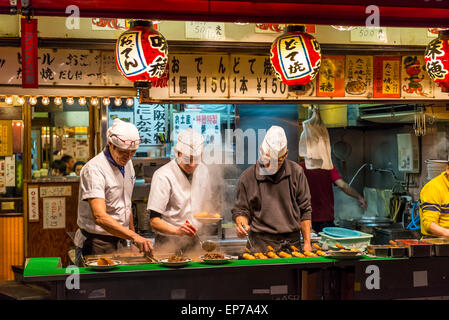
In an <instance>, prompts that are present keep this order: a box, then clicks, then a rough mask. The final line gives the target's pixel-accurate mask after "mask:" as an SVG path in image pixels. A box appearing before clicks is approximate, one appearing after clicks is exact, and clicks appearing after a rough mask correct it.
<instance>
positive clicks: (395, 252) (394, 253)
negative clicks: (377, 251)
mask: <svg viewBox="0 0 449 320" xmlns="http://www.w3.org/2000/svg"><path fill="white" fill-rule="evenodd" d="M407 255H408V249H407V247H390V256H391V257H392V258H402V257H407Z"/></svg>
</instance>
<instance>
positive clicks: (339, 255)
mask: <svg viewBox="0 0 449 320" xmlns="http://www.w3.org/2000/svg"><path fill="white" fill-rule="evenodd" d="M325 257H326V258H332V259H337V260H356V259H360V258H362V257H363V253H362V252H360V251H327V255H326V256H325Z"/></svg>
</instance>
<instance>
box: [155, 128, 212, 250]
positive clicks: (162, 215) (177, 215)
mask: <svg viewBox="0 0 449 320" xmlns="http://www.w3.org/2000/svg"><path fill="white" fill-rule="evenodd" d="M203 144H204V138H203V136H202V135H201V134H200V133H198V132H196V131H195V130H193V129H186V130H184V131H181V132H180V133H179V135H178V137H177V143H176V146H175V148H174V151H175V158H174V159H173V160H172V161H170V162H169V163H167V164H165V165H164V166H162V167H161V168H159V169H158V170H156V171H155V172H154V174H153V178H152V180H151V189H150V195H149V197H148V205H147V210H148V211H149V212H150V225H151V228H152V229H153V230H154V231H155V232H156V236H155V239H154V240H155V249H159V248H162V247H164V248H167V249H172V248H174V249H175V250H182V251H184V252H185V251H186V250H190V249H195V248H196V247H197V245H198V241H197V239H196V238H195V235H196V233H197V231H198V228H199V227H200V223H199V222H198V221H197V220H196V219H195V218H194V216H193V215H194V214H195V213H198V212H201V211H204V210H205V208H206V206H207V205H208V202H210V196H211V193H210V184H209V172H208V169H207V167H206V165H205V164H204V163H202V161H201V160H202V153H203V149H204V147H203Z"/></svg>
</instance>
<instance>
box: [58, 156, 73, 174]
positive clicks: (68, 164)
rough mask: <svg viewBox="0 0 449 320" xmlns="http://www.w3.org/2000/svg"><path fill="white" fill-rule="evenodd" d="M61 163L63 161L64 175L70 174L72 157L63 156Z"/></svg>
mask: <svg viewBox="0 0 449 320" xmlns="http://www.w3.org/2000/svg"><path fill="white" fill-rule="evenodd" d="M61 160H62V161H64V163H65V166H66V170H65V171H66V174H70V172H73V168H74V164H75V160H73V157H72V156H69V155H65V156H63V157H62V158H61Z"/></svg>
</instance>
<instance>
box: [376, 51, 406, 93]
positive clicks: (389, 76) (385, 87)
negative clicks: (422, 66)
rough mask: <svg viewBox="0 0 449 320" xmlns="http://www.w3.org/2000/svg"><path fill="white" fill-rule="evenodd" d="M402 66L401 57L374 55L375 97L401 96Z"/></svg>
mask: <svg viewBox="0 0 449 320" xmlns="http://www.w3.org/2000/svg"><path fill="white" fill-rule="evenodd" d="M400 68H401V58H400V57H374V98H400V97H401V77H400V74H401V73H400Z"/></svg>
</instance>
